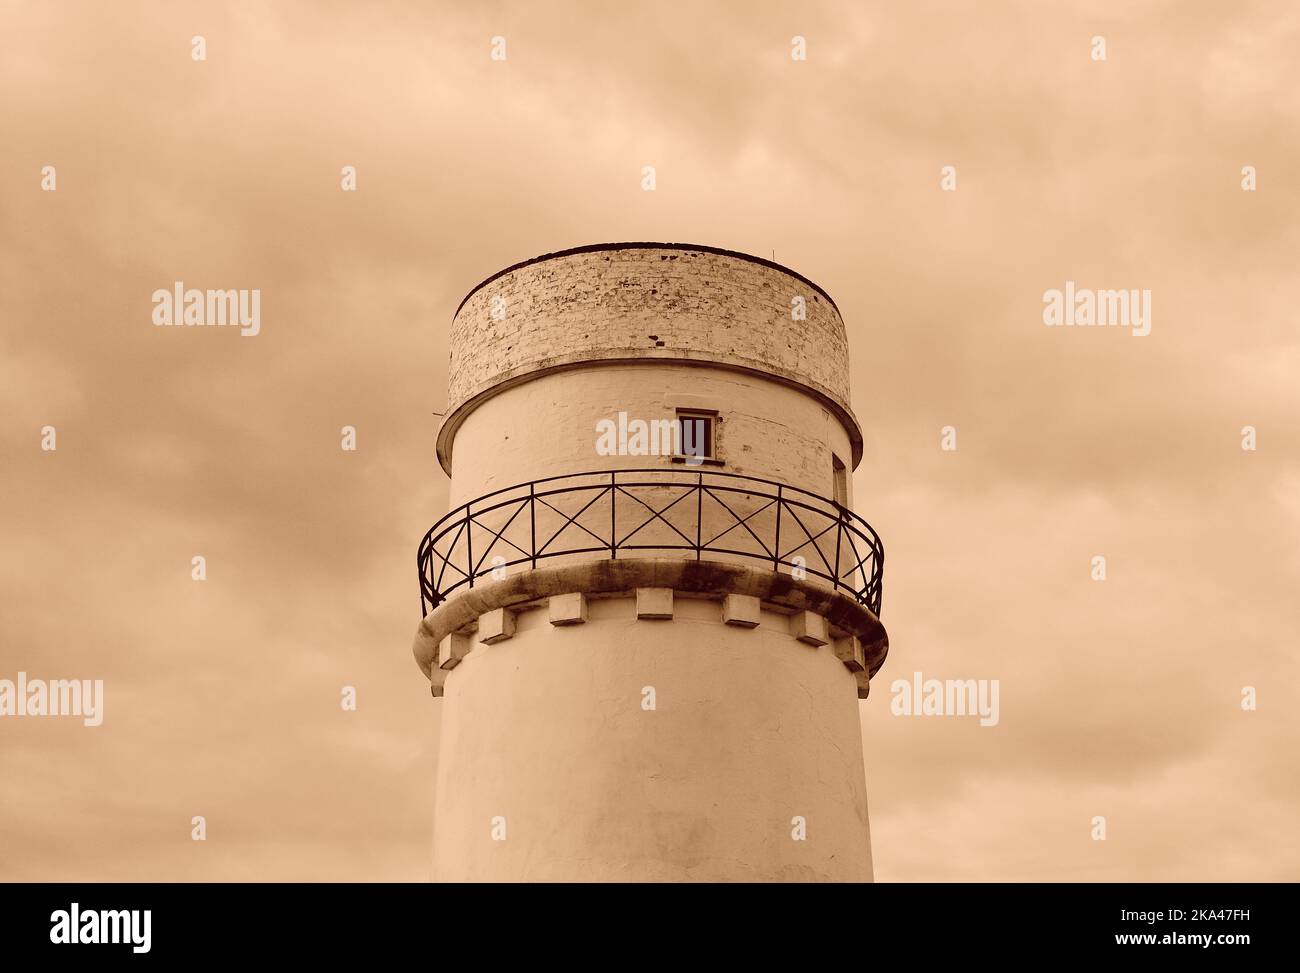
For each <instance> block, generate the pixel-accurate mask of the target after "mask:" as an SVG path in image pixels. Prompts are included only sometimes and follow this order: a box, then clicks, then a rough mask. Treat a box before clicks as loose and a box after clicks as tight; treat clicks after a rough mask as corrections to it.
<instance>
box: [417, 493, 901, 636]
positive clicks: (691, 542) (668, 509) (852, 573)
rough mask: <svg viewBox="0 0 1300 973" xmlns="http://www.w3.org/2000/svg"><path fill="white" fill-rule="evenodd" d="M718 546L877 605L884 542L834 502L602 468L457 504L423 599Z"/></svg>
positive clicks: (440, 526)
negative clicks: (596, 563) (521, 571)
mask: <svg viewBox="0 0 1300 973" xmlns="http://www.w3.org/2000/svg"><path fill="white" fill-rule="evenodd" d="M631 551H659V552H668V551H678V552H687V553H693V554H694V555H695V560H699V559H701V558H702V557H703V556H704V555H705V554H724V555H731V556H735V557H741V558H745V559H752V560H756V561H765V562H767V563H768V564H769V565H770V566H771V568H772V570H773V571H779V570H781V569H782V568H789V569H790V571H791V572H792V573H794V574H795V575H796V577H798V576H800V572H802V573H806V575H807V576H809V577H813V578H819V579H821V580H822V581H825V582H828V583H829V584H832V585H833V586H834V587H835V588H836V589H838V590H840V591H843V592H844V593H846V594H848V595H850V596H851V597H853V598H855V599H856V600H857V601H858V602H860V603H861V604H863V605H866V606H867V607H868V608H869V609H871V611H873V612H874V613H876V614H877V615H879V614H880V595H881V583H882V580H883V574H884V561H885V551H884V546H883V545H882V544H881V541H880V537H879V535H878V534H877V533H876V532H875V530H874V529H872V527H871V525H870V524H868V523H867V522H866V521H865V520H863V519H862V518H861V517H859V516H857V515H856V514H854V513H853V512H852V511H850V510H848V509H847V508H845V507H844V506H842V505H841V504H839V503H837V502H835V501H833V500H828V499H826V498H825V497H821V496H818V495H817V494H815V493H810V492H808V491H807V490H801V489H799V488H798V487H792V486H788V485H786V484H782V483H777V482H775V481H773V480H762V479H758V478H756V477H750V476H742V475H739V474H735V473H713V472H705V471H702V470H701V471H694V470H690V471H687V470H665V469H637V470H603V471H600V472H595V473H576V474H568V475H564V476H552V477H547V478H545V479H541V480H533V481H531V482H529V483H521V484H518V485H516V486H510V487H505V488H503V489H501V490H496V491H494V492H492V493H489V494H486V495H485V496H482V497H478V498H477V499H474V500H471V501H469V502H468V503H466V504H463V505H461V506H459V507H456V508H455V509H454V510H452V511H451V512H450V513H448V514H447V516H445V517H443V518H442V519H441V520H439V521H438V522H437V523H436V524H434V525H433V527H431V528H430V529H429V531H428V533H426V534H425V535H424V538H423V539H422V540H421V541H420V549H419V553H418V555H417V562H418V566H419V571H420V607H421V609H422V611H423V612H424V614H428V613H429V612H430V611H432V610H433V609H434V608H436V607H437V606H438V605H439V604H440V603H441V602H442V601H444V600H445V599H446V598H447V596H448V595H449V594H451V593H452V592H453V591H455V590H456V589H457V588H460V587H461V586H463V585H469V586H471V587H472V586H473V585H474V582H475V581H476V580H477V579H480V578H483V577H485V576H489V575H490V576H492V577H493V578H497V577H503V576H504V575H505V573H507V572H508V570H509V569H510V568H511V567H515V566H517V565H528V566H529V567H532V568H536V567H537V562H538V561H542V560H546V559H549V558H559V557H566V556H573V557H575V559H584V558H585V559H590V557H591V555H593V554H599V555H601V556H602V557H609V558H617V557H618V556H619V555H620V553H624V552H631Z"/></svg>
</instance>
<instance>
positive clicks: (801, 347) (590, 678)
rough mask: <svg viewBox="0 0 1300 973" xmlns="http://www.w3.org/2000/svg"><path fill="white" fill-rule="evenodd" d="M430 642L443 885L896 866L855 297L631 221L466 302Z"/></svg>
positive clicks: (428, 567) (865, 875)
mask: <svg viewBox="0 0 1300 973" xmlns="http://www.w3.org/2000/svg"><path fill="white" fill-rule="evenodd" d="M448 398H449V402H448V409H447V413H446V417H445V419H444V421H443V425H442V428H441V431H440V433H439V436H438V446H437V451H438V459H439V462H440V463H441V464H442V467H443V469H444V470H445V471H446V472H447V474H448V475H449V476H450V478H451V487H450V506H451V511H450V512H449V513H448V514H447V515H446V516H445V517H443V518H442V519H441V520H439V521H438V522H437V523H436V524H435V525H434V526H433V528H432V529H431V530H430V531H429V532H428V534H427V535H426V536H425V537H424V539H423V541H422V542H421V544H420V548H419V555H418V560H419V571H420V588H421V596H422V602H423V612H424V617H423V620H422V621H421V623H420V626H419V629H418V631H417V633H416V638H415V644H414V653H415V658H416V661H417V662H418V663H419V666H420V668H421V670H422V671H423V672H424V674H425V676H427V677H428V678H429V680H430V683H431V686H432V691H433V695H434V696H436V697H441V702H440V703H439V704H438V705H439V706H440V708H441V734H440V746H439V754H438V769H437V793H436V808H435V821H434V832H435V833H434V863H433V874H434V879H435V880H437V881H870V880H871V878H872V867H871V844H870V836H869V829H868V822H867V795H866V783H865V777H864V770H863V757H862V743H861V729H860V726H859V719H858V707H859V700H860V699H865V698H866V696H867V691H868V687H869V679H870V678H871V676H872V675H873V674H874V673H875V672H876V670H877V669H879V668H880V666H881V665H882V664H883V662H884V659H885V654H886V652H887V649H888V640H887V637H886V634H885V630H884V628H883V627H882V626H881V624H880V620H879V613H880V595H881V578H882V570H883V549H882V546H881V542H880V539H879V537H878V536H877V535H876V533H875V531H874V530H872V528H871V527H870V526H869V525H868V524H867V522H866V521H865V520H863V519H862V518H861V517H859V516H858V515H857V514H855V513H854V512H853V497H852V493H853V490H852V478H851V475H850V473H851V471H852V470H853V469H854V468H855V467H856V466H857V464H858V462H859V460H860V459H861V457H862V433H861V429H860V427H859V425H858V422H857V419H856V418H855V417H854V415H853V412H852V411H851V409H850V407H849V361H848V346H847V342H846V338H845V331H844V322H843V321H842V319H841V317H840V313H839V310H838V308H837V307H836V306H835V303H834V301H832V300H831V298H830V296H829V295H828V294H827V293H826V292H825V291H823V290H822V289H821V288H820V287H818V286H817V285H816V284H814V283H813V282H812V281H810V280H808V279H807V278H805V277H802V276H800V275H799V274H797V273H794V272H793V271H791V270H788V269H786V268H784V267H781V266H779V265H778V264H775V263H773V262H771V261H768V260H762V259H759V258H757V257H751V256H747V255H744V254H740V253H733V252H730V251H726V250H719V249H716V248H712V247H704V246H690V245H682V244H666V243H619V244H607V245H599V246H588V247H581V248H578V249H574V250H566V251H563V252H560V253H552V254H547V255H545V256H542V257H537V258H535V259H533V260H528V261H525V262H523V263H520V264H516V265H515V266H512V267H508V268H507V269H505V270H503V271H501V272H499V273H497V274H494V275H493V276H492V277H489V278H488V279H487V280H485V281H484V282H483V283H481V284H479V285H478V286H477V287H475V288H474V289H473V290H472V291H471V292H470V293H469V295H468V296H467V297H466V298H465V300H464V301H463V302H462V303H461V306H460V308H459V309H458V310H457V312H456V315H455V318H454V320H453V322H452V329H451V371H450V382H449V392H448Z"/></svg>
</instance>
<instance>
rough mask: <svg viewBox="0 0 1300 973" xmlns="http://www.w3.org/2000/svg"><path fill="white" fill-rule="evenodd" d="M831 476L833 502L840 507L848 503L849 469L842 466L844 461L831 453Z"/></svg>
mask: <svg viewBox="0 0 1300 973" xmlns="http://www.w3.org/2000/svg"><path fill="white" fill-rule="evenodd" d="M831 476H832V478H833V485H834V489H835V502H836V503H838V504H839V505H840V506H841V507H847V506H848V505H849V471H848V470H847V469H845V467H844V461H843V460H842V459H840V458H839V457H838V456H836V455H835V454H834V453H831Z"/></svg>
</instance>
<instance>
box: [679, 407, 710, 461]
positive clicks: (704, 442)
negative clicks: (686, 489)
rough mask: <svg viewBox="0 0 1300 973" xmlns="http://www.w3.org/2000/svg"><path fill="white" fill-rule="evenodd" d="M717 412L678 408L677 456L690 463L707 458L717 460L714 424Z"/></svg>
mask: <svg viewBox="0 0 1300 973" xmlns="http://www.w3.org/2000/svg"><path fill="white" fill-rule="evenodd" d="M717 421H718V414H717V413H716V412H707V411H704V410H700V409H678V410H677V443H676V445H677V458H680V459H681V460H682V461H684V462H686V463H687V464H690V465H698V464H700V463H703V462H704V461H705V460H716V459H717V457H716V456H715V455H714V432H715V429H714V426H715V424H716V423H717Z"/></svg>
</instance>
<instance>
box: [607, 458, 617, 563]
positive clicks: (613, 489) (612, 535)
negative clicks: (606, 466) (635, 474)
mask: <svg viewBox="0 0 1300 973" xmlns="http://www.w3.org/2000/svg"><path fill="white" fill-rule="evenodd" d="M617 476H618V472H617V471H615V470H610V471H609V559H610V560H611V561H616V560H618V547H617V545H616V542H617V541H618V521H617V520H616V519H615V518H614V502H615V501H616V499H617V498H618V487H617V486H616V484H615V477H617Z"/></svg>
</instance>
